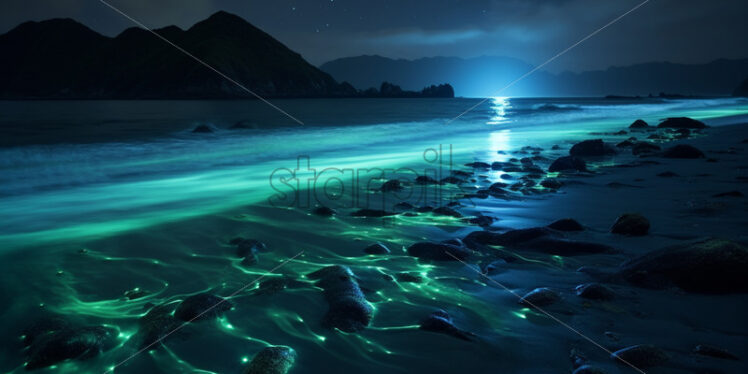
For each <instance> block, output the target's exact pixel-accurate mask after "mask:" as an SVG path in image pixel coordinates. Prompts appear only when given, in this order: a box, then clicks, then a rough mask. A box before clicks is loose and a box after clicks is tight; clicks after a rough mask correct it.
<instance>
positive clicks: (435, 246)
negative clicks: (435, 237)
mask: <svg viewBox="0 0 748 374" xmlns="http://www.w3.org/2000/svg"><path fill="white" fill-rule="evenodd" d="M408 255H410V256H413V257H417V258H419V259H422V260H432V261H458V260H463V261H464V260H466V259H467V258H468V257H470V250H469V249H467V248H465V247H464V246H462V245H455V244H452V243H432V242H418V243H415V244H413V245H411V246H410V247H408Z"/></svg>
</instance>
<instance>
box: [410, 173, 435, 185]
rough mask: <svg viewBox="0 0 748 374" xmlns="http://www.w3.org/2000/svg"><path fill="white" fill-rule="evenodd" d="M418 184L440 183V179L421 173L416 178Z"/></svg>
mask: <svg viewBox="0 0 748 374" xmlns="http://www.w3.org/2000/svg"><path fill="white" fill-rule="evenodd" d="M415 182H416V184H420V185H429V184H440V183H439V181H438V180H436V179H434V178H432V177H429V176H428V175H419V176H417V177H416V180H415Z"/></svg>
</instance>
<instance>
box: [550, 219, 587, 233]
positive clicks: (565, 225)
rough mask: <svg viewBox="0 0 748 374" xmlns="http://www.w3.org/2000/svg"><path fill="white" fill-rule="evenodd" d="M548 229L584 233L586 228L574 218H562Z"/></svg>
mask: <svg viewBox="0 0 748 374" xmlns="http://www.w3.org/2000/svg"><path fill="white" fill-rule="evenodd" d="M548 227H550V228H552V229H554V230H558V231H584V226H582V224H581V223H579V222H577V221H576V220H575V219H572V218H562V219H560V220H557V221H554V222H553V223H551V224H550V225H548Z"/></svg>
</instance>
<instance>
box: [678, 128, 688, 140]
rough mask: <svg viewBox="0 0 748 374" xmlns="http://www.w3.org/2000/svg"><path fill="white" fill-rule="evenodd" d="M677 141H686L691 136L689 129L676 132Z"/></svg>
mask: <svg viewBox="0 0 748 374" xmlns="http://www.w3.org/2000/svg"><path fill="white" fill-rule="evenodd" d="M674 134H675V138H676V139H686V138H688V137H689V136H691V130H689V129H678V130H675V132H674Z"/></svg>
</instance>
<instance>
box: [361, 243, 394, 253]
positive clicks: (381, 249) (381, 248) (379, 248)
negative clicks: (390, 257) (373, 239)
mask: <svg viewBox="0 0 748 374" xmlns="http://www.w3.org/2000/svg"><path fill="white" fill-rule="evenodd" d="M364 253H366V254H370V255H386V254H389V253H390V249H389V248H387V247H386V246H385V245H384V244H382V243H375V244H372V245H370V246H368V247H366V248H364Z"/></svg>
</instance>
